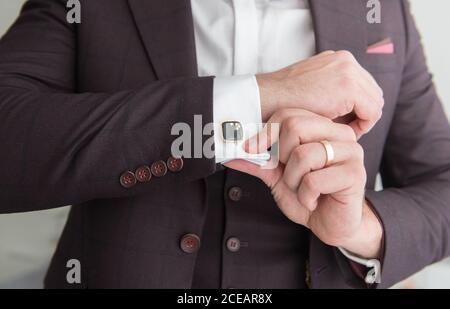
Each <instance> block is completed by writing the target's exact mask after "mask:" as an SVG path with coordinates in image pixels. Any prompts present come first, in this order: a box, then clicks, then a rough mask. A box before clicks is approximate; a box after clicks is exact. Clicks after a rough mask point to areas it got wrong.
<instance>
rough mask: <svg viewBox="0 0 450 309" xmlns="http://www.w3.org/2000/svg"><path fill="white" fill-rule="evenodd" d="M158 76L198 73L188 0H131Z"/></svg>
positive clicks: (138, 25) (194, 74) (167, 76)
mask: <svg viewBox="0 0 450 309" xmlns="http://www.w3.org/2000/svg"><path fill="white" fill-rule="evenodd" d="M128 3H129V6H130V9H131V11H132V14H133V16H134V20H135V23H136V26H137V28H138V30H139V34H140V36H141V38H142V41H143V43H144V46H145V49H146V51H147V53H148V55H149V57H150V61H151V63H152V65H153V68H154V70H155V73H156V75H157V77H158V78H159V79H168V78H174V77H180V76H197V60H196V53H195V38H194V26H193V20H192V12H191V5H190V1H188V0H128Z"/></svg>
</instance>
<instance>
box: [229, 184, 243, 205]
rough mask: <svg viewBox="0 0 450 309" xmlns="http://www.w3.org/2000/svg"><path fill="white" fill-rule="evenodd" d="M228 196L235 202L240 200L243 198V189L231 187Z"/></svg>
mask: <svg viewBox="0 0 450 309" xmlns="http://www.w3.org/2000/svg"><path fill="white" fill-rule="evenodd" d="M228 197H229V198H230V200H232V201H233V202H239V201H240V200H241V198H242V189H241V188H239V187H231V188H230V190H228Z"/></svg>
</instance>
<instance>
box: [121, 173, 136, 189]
mask: <svg viewBox="0 0 450 309" xmlns="http://www.w3.org/2000/svg"><path fill="white" fill-rule="evenodd" d="M136 182H137V180H136V176H134V174H133V172H130V171H127V172H125V173H123V174H122V175H121V176H120V184H121V185H122V187H124V188H127V189H129V188H132V187H134V186H135V185H136Z"/></svg>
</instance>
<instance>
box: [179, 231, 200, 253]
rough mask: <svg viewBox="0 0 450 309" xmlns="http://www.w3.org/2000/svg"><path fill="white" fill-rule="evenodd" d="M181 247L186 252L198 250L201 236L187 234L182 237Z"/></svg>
mask: <svg viewBox="0 0 450 309" xmlns="http://www.w3.org/2000/svg"><path fill="white" fill-rule="evenodd" d="M180 248H181V250H183V252H186V253H194V252H197V251H198V249H200V238H199V237H198V236H197V235H195V234H186V235H184V236H183V237H182V238H181V241H180Z"/></svg>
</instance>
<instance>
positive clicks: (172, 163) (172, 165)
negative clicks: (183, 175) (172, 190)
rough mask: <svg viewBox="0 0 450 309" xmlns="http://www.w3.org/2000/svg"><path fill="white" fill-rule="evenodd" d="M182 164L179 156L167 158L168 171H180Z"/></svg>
mask: <svg viewBox="0 0 450 309" xmlns="http://www.w3.org/2000/svg"><path fill="white" fill-rule="evenodd" d="M183 165H184V162H183V159H181V158H174V157H170V158H169V159H168V160H167V168H168V169H169V171H171V172H174V173H176V172H179V171H181V170H182V169H183Z"/></svg>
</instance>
